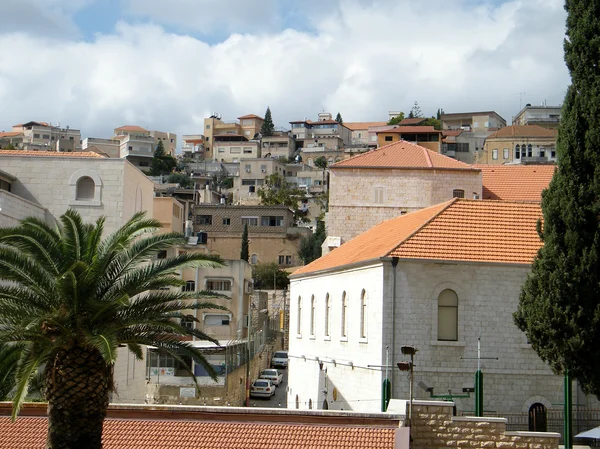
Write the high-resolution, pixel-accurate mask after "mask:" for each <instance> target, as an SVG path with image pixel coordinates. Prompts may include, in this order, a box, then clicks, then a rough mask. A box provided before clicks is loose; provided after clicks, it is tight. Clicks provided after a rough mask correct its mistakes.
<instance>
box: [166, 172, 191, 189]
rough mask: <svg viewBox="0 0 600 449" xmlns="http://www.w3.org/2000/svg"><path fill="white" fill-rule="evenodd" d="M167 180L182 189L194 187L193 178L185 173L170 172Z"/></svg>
mask: <svg viewBox="0 0 600 449" xmlns="http://www.w3.org/2000/svg"><path fill="white" fill-rule="evenodd" d="M167 182H168V183H171V184H179V186H180V187H181V188H183V189H187V188H189V187H194V180H193V179H192V178H191V177H190V175H188V174H186V173H171V174H170V175H169V177H168V178H167Z"/></svg>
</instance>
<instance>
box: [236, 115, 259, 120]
mask: <svg viewBox="0 0 600 449" xmlns="http://www.w3.org/2000/svg"><path fill="white" fill-rule="evenodd" d="M245 118H257V119H260V120H264V118H262V117H260V116H258V115H256V114H247V115H242V116H241V117H238V120H243V119H245Z"/></svg>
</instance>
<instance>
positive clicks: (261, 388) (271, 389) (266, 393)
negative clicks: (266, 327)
mask: <svg viewBox="0 0 600 449" xmlns="http://www.w3.org/2000/svg"><path fill="white" fill-rule="evenodd" d="M274 394H275V385H273V384H272V383H271V381H270V380H269V379H256V380H255V381H254V382H252V385H251V386H250V397H259V398H268V399H271V396H273V395H274Z"/></svg>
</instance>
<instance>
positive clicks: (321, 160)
mask: <svg viewBox="0 0 600 449" xmlns="http://www.w3.org/2000/svg"><path fill="white" fill-rule="evenodd" d="M315 167H317V168H320V169H323V170H325V169H326V168H327V158H326V157H325V156H319V157H316V158H315Z"/></svg>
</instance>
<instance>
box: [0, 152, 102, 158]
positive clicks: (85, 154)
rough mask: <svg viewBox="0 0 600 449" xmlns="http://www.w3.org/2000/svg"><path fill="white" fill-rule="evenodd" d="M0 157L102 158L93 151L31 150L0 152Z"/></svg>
mask: <svg viewBox="0 0 600 449" xmlns="http://www.w3.org/2000/svg"><path fill="white" fill-rule="evenodd" d="M0 156H41V157H85V158H104V157H105V156H102V155H100V154H98V153H94V152H93V151H73V152H66V151H61V152H58V151H32V150H0Z"/></svg>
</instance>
